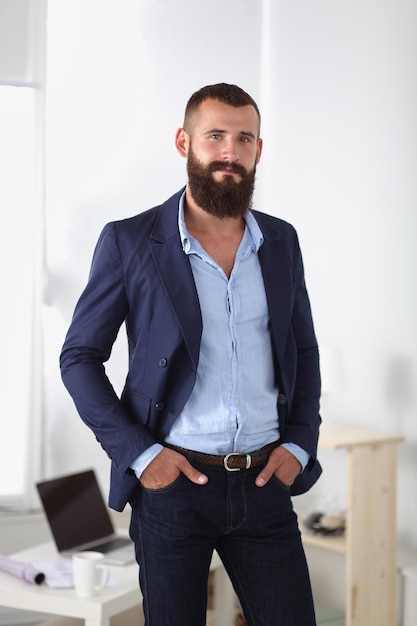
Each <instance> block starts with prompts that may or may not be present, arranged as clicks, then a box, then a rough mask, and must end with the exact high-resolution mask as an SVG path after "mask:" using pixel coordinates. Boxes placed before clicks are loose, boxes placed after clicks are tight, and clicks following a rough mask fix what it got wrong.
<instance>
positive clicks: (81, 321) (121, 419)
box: [60, 224, 155, 474]
mask: <svg viewBox="0 0 417 626" xmlns="http://www.w3.org/2000/svg"><path fill="white" fill-rule="evenodd" d="M127 313H128V298H127V295H126V290H125V280H124V272H123V263H122V258H121V254H120V250H119V246H118V242H117V237H116V233H115V226H114V224H107V226H105V227H104V229H103V231H102V233H101V236H100V238H99V240H98V243H97V246H96V248H95V252H94V255H93V260H92V265H91V271H90V275H89V279H88V283H87V286H86V288H85V289H84V291H83V293H82V295H81V297H80V299H79V301H78V303H77V305H76V308H75V312H74V316H73V319H72V322H71V324H70V327H69V330H68V333H67V336H66V338H65V342H64V345H63V348H62V352H61V356H60V367H61V375H62V380H63V382H64V385H65V387H66V388H67V390H68V392H69V393H70V395H71V396H72V399H73V401H74V403H75V406H76V408H77V410H78V413H79V415H80V417H81V419H82V420H83V421H84V422H85V423H86V424H87V426H89V428H91V430H92V431H93V432H94V434H95V436H96V438H97V440H98V441H99V442H100V444H101V445H102V447H103V448H104V450H105V451H106V453H107V455H108V456H109V457H110V459H111V460H112V462H113V465H114V466H115V467H116V468H117V469H118V470H119V472H120V473H121V474H123V473H125V472H126V471H127V470H128V468H129V465H130V463H131V462H132V461H133V460H134V459H135V458H137V456H138V455H139V454H140V453H141V452H142V451H143V450H145V449H146V448H148V447H149V446H150V445H152V444H153V443H155V441H154V439H153V437H152V436H151V434H150V433H149V431H148V430H147V429H145V428H144V426H143V425H141V424H139V423H135V422H134V421H133V420H132V418H131V416H130V415H129V414H128V412H127V410H126V408H125V407H124V405H123V403H122V402H121V400H120V399H119V398H118V396H117V394H116V392H115V390H114V388H113V386H112V385H111V383H110V381H109V379H108V377H107V375H106V371H105V367H104V363H105V362H106V361H107V360H108V359H109V357H110V354H111V350H112V346H113V344H114V342H115V340H116V337H117V335H118V332H119V330H120V327H121V326H122V324H123V323H124V321H125V319H126V316H127Z"/></svg>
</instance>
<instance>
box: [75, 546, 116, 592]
mask: <svg viewBox="0 0 417 626" xmlns="http://www.w3.org/2000/svg"><path fill="white" fill-rule="evenodd" d="M103 559H104V555H103V554H101V552H87V551H86V552H77V554H74V555H73V557H72V571H73V578H74V587H75V591H76V593H77V595H78V596H81V597H84V598H86V597H88V596H93V595H94V594H95V593H96V591H99V590H100V589H102V588H103V587H104V586H105V584H106V582H107V579H108V569H107V567H106V566H105V565H102V564H101V562H102V561H103Z"/></svg>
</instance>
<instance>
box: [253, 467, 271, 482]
mask: <svg viewBox="0 0 417 626" xmlns="http://www.w3.org/2000/svg"><path fill="white" fill-rule="evenodd" d="M272 474H273V471H272V470H271V469H270V468H269V467H268V465H265V467H264V468H263V470H262V472H259V474H258V475H257V477H256V479H255V485H256V486H257V487H263V486H264V485H266V483H267V482H268V481H269V479H270V478H271V476H272Z"/></svg>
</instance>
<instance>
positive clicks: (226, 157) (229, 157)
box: [222, 137, 239, 161]
mask: <svg viewBox="0 0 417 626" xmlns="http://www.w3.org/2000/svg"><path fill="white" fill-rule="evenodd" d="M222 158H223V161H238V160H239V151H238V147H237V145H236V141H235V140H234V139H233V138H231V137H230V138H227V139H225V140H224V143H223V146H222Z"/></svg>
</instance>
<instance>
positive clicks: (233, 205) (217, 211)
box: [187, 149, 256, 218]
mask: <svg viewBox="0 0 417 626" xmlns="http://www.w3.org/2000/svg"><path fill="white" fill-rule="evenodd" d="M225 166H227V167H229V168H230V169H231V170H232V171H233V172H236V173H237V174H239V175H240V177H241V178H240V180H239V181H235V179H234V177H233V176H231V175H230V176H228V175H224V176H223V179H222V180H221V181H216V180H215V179H214V178H213V172H215V171H216V170H220V169H224V167H225ZM255 172H256V166H254V168H253V170H251V171H247V170H246V169H245V168H244V167H243V166H242V165H240V164H239V163H231V162H227V161H212V162H211V163H209V165H203V164H202V163H201V162H200V161H199V160H198V159H197V157H196V156H195V154H194V153H193V151H192V149H190V151H189V154H188V159H187V173H188V186H189V188H190V191H191V194H192V197H193V199H194V201H195V202H196V203H197V204H198V206H199V207H200V208H201V209H203V210H204V211H206V212H207V213H210V215H214V216H215V217H220V218H224V217H242V216H244V215H245V213H246V212H247V211H248V210H249V209H250V208H251V207H252V197H253V190H254V187H255Z"/></svg>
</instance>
